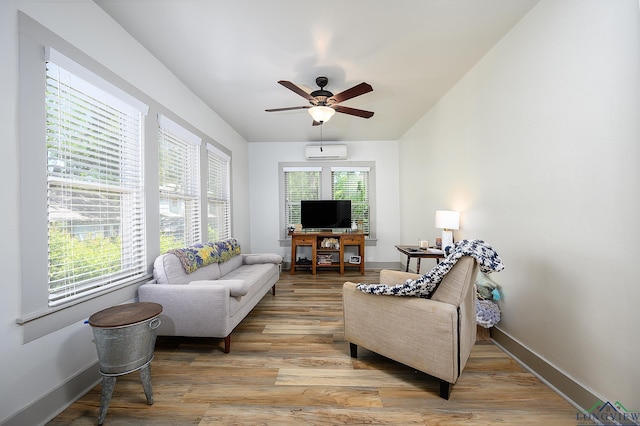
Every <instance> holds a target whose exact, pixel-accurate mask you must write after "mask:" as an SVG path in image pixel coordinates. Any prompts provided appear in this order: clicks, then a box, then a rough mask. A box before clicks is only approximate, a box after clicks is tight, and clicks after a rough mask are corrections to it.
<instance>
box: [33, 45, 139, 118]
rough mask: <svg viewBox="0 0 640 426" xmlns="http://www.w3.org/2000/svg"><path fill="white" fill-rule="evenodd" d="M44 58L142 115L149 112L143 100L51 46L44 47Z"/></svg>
mask: <svg viewBox="0 0 640 426" xmlns="http://www.w3.org/2000/svg"><path fill="white" fill-rule="evenodd" d="M44 54H45V60H46V61H48V62H53V63H54V64H56V65H58V66H60V67H61V68H64V69H65V70H67V71H69V72H70V73H72V74H75V75H76V76H77V77H79V78H81V79H83V80H84V81H86V82H87V83H90V84H93V85H94V86H96V87H98V88H100V89H102V90H104V91H105V92H107V93H108V94H109V95H111V96H113V97H115V98H116V99H118V100H119V101H121V102H123V103H124V104H126V105H127V106H128V107H130V108H134V109H135V110H136V111H138V112H140V113H141V114H143V115H147V114H149V105H147V104H145V103H144V102H142V101H140V100H138V99H136V98H134V97H133V96H131V95H130V94H128V93H127V92H125V91H124V90H122V89H120V88H119V87H118V86H116V85H114V84H112V83H109V82H108V81H107V80H105V79H103V78H102V77H99V76H98V75H97V74H95V73H93V72H91V71H89V70H88V69H86V68H85V67H83V66H82V65H80V64H78V63H77V62H76V61H74V60H73V59H70V58H68V57H67V56H65V55H63V54H62V53H60V52H58V51H57V50H56V49H54V48H53V47H50V46H48V47H45V53H44Z"/></svg>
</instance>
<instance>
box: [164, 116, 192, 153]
mask: <svg viewBox="0 0 640 426" xmlns="http://www.w3.org/2000/svg"><path fill="white" fill-rule="evenodd" d="M158 126H159V127H160V128H161V129H166V130H169V131H170V132H172V133H173V134H175V135H176V136H179V137H181V138H182V139H184V140H185V141H186V142H189V143H190V144H193V145H196V146H200V144H202V138H201V137H200V136H198V135H196V134H194V133H191V132H190V131H188V130H187V129H185V128H184V127H183V126H181V125H180V124H178V123H176V122H175V121H173V120H172V119H170V118H168V117H167V116H165V115H162V114H158Z"/></svg>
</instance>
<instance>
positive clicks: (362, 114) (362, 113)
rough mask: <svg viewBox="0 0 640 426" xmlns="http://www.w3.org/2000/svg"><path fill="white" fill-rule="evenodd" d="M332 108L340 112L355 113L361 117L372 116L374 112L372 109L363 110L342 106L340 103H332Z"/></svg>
mask: <svg viewBox="0 0 640 426" xmlns="http://www.w3.org/2000/svg"><path fill="white" fill-rule="evenodd" d="M332 108H333V109H335V110H336V112H341V113H342V114H349V115H355V116H356V117H362V118H371V117H373V114H374V113H373V112H372V111H365V110H363V109H356V108H349V107H346V106H342V105H334V106H333V107H332Z"/></svg>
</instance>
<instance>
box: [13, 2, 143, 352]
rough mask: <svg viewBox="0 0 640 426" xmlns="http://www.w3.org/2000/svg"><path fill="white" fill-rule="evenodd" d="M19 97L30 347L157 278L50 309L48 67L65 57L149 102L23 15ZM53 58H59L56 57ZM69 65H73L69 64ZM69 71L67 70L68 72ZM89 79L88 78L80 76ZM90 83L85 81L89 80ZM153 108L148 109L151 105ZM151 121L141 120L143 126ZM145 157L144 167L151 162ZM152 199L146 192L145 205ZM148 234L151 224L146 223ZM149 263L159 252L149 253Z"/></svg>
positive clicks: (24, 304) (24, 296) (24, 306)
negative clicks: (47, 135)
mask: <svg viewBox="0 0 640 426" xmlns="http://www.w3.org/2000/svg"><path fill="white" fill-rule="evenodd" d="M19 27H20V31H19V71H20V80H19V89H18V91H19V97H18V137H19V141H20V151H19V152H18V164H19V173H20V175H19V187H20V200H19V209H20V223H19V232H20V247H19V248H17V249H18V250H20V251H21V253H20V265H19V266H18V267H19V269H20V276H21V290H22V291H21V314H20V316H19V317H18V318H16V323H17V324H19V325H21V326H22V327H23V342H24V343H27V342H30V341H33V340H35V339H38V338H40V337H43V336H45V335H47V334H50V333H52V332H54V331H56V330H60V329H62V328H64V327H66V326H69V325H71V324H73V323H76V322H78V321H80V320H82V319H84V318H88V317H89V316H90V315H91V314H93V313H95V312H96V311H98V310H102V309H104V308H105V307H108V306H112V305H116V304H119V303H123V302H125V301H128V300H133V299H135V297H136V296H137V288H138V286H139V285H140V284H142V283H143V282H147V281H149V280H150V279H151V278H152V274H151V270H150V269H148V268H147V269H146V273H145V274H144V275H142V276H140V277H138V278H136V279H133V280H130V281H125V282H122V283H119V284H117V285H114V286H109V287H108V288H102V289H100V290H99V291H95V292H91V294H85V295H82V296H81V297H77V298H75V299H74V300H70V301H68V302H67V303H63V304H59V305H58V306H49V303H48V302H49V297H48V293H49V289H48V285H47V282H48V266H47V259H48V249H47V240H48V231H47V229H48V220H47V205H48V203H47V185H46V181H47V168H46V164H47V160H46V158H47V148H46V144H45V143H44V141H45V140H46V106H45V96H44V94H45V90H46V89H45V88H46V64H45V61H46V60H47V59H50V58H51V56H50V55H51V52H52V50H51V49H50V48H52V49H53V50H55V51H56V53H55V54H58V53H59V54H61V55H63V56H65V57H67V58H69V59H71V61H72V62H73V63H74V64H77V66H78V68H77V69H73V70H70V71H73V72H74V73H75V74H78V73H82V72H85V71H88V75H93V76H95V77H97V80H95V81H91V83H93V84H95V82H96V81H97V82H99V84H104V85H105V87H106V88H107V89H108V90H112V92H111V93H112V94H113V95H116V96H122V95H126V94H129V95H130V96H131V98H129V99H141V100H142V101H141V103H140V105H144V106H147V105H148V104H149V102H148V101H149V100H148V97H146V96H144V94H142V93H141V92H140V91H139V90H137V89H136V88H135V87H133V86H131V85H130V84H128V83H127V82H125V81H124V80H122V79H121V78H120V77H118V76H117V75H115V74H114V73H113V72H111V71H110V70H108V69H106V68H105V67H103V66H101V65H100V64H99V63H97V62H96V61H94V60H93V59H91V58H90V57H88V56H87V55H85V54H83V53H82V52H80V51H78V50H77V49H75V48H74V47H73V46H71V45H70V44H68V43H67V42H65V41H64V40H62V39H60V38H59V37H57V36H56V35H55V34H53V33H52V32H51V31H49V30H48V29H46V28H44V27H43V26H42V25H40V24H39V23H37V22H36V21H35V20H33V19H31V18H29V17H28V16H26V15H24V14H21V13H20V14H19ZM55 54H54V55H55ZM67 66H68V65H67ZM67 69H68V68H67ZM81 77H83V78H85V77H86V75H81ZM85 79H86V78H85ZM147 108H148V106H147ZM146 121H147V120H143V121H142V123H143V124H142V127H143V130H142V135H143V142H142V143H143V144H145V142H144V134H145V131H144V128H145V127H146V125H147V123H146ZM146 155H148V154H147V153H146V152H145V158H144V159H143V164H146V161H145V160H146ZM146 201H147V197H146V194H145V203H146ZM146 226H147V229H146V232H147V235H148V222H147V223H146ZM146 244H147V247H146V248H145V253H146V254H147V259H148V258H149V256H152V255H153V254H154V253H153V252H150V251H149V249H148V241H147V242H146Z"/></svg>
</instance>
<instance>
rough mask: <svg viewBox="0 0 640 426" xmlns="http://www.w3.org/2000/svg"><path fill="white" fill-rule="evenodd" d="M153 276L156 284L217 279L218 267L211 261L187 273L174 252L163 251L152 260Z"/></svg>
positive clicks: (187, 282) (218, 274)
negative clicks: (163, 252)
mask: <svg viewBox="0 0 640 426" xmlns="http://www.w3.org/2000/svg"><path fill="white" fill-rule="evenodd" d="M236 257H238V258H239V256H236ZM153 277H154V278H155V279H156V281H157V282H158V284H189V283H190V282H191V281H198V280H217V279H218V278H220V267H219V266H218V264H217V263H212V264H210V265H207V266H205V267H204V268H198V269H196V270H195V271H194V272H192V273H191V274H187V273H186V272H185V270H184V268H183V267H182V264H181V263H180V259H178V257H177V256H176V255H175V254H172V253H165V254H162V255H160V256H158V257H157V258H156V260H155V261H154V262H153Z"/></svg>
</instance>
